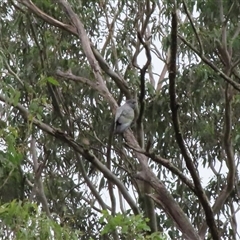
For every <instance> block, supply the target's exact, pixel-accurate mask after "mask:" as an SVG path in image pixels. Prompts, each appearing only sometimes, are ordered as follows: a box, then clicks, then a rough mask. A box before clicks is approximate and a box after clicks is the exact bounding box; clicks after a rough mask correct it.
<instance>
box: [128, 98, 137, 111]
mask: <svg viewBox="0 0 240 240" xmlns="http://www.w3.org/2000/svg"><path fill="white" fill-rule="evenodd" d="M126 103H127V104H128V105H129V106H130V107H131V108H132V109H135V108H136V107H137V100H136V99H128V100H127V101H126Z"/></svg>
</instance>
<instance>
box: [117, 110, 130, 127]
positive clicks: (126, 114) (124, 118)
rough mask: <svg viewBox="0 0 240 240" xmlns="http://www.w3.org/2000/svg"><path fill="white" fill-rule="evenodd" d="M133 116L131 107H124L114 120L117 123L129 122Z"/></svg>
mask: <svg viewBox="0 0 240 240" xmlns="http://www.w3.org/2000/svg"><path fill="white" fill-rule="evenodd" d="M133 118H134V111H133V109H132V108H131V107H125V108H124V109H123V110H122V111H121V114H120V115H119V116H118V118H117V119H116V122H117V123H118V124H124V123H128V122H131V120H133Z"/></svg>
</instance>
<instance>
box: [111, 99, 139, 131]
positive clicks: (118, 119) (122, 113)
mask: <svg viewBox="0 0 240 240" xmlns="http://www.w3.org/2000/svg"><path fill="white" fill-rule="evenodd" d="M136 106H137V101H136V100H135V99H129V100H127V101H126V103H125V104H124V105H122V106H121V107H118V108H117V111H116V115H115V125H114V133H123V132H124V131H125V130H127V129H128V128H129V127H130V125H131V123H132V121H133V119H134V109H135V108H136Z"/></svg>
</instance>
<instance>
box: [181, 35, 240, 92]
mask: <svg viewBox="0 0 240 240" xmlns="http://www.w3.org/2000/svg"><path fill="white" fill-rule="evenodd" d="M178 37H179V38H180V39H181V40H182V42H183V43H185V44H186V45H187V46H188V47H189V48H190V49H191V50H193V51H194V52H195V53H196V54H197V55H198V56H199V57H200V58H201V60H202V61H203V62H204V63H206V64H207V65H208V66H209V67H210V68H212V69H213V70H214V71H215V72H216V73H217V74H218V75H219V76H220V77H222V78H223V79H224V80H225V81H226V82H228V83H229V84H231V85H232V86H233V87H234V88H235V89H236V90H238V91H240V84H238V83H237V82H234V81H233V80H232V79H231V78H230V77H229V76H227V75H226V74H225V73H224V72H223V71H221V70H220V69H219V68H218V67H217V66H216V65H215V64H214V63H213V62H211V61H210V60H209V59H207V58H206V57H205V56H203V55H201V54H200V52H199V51H198V50H197V49H196V48H195V47H194V46H193V45H192V44H191V43H189V42H188V41H187V40H186V39H185V38H184V37H182V36H181V35H180V34H178Z"/></svg>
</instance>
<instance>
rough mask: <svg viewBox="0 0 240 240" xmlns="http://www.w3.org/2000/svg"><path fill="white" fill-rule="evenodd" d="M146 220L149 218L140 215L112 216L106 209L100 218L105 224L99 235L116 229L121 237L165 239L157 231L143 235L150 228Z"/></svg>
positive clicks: (137, 239)
mask: <svg viewBox="0 0 240 240" xmlns="http://www.w3.org/2000/svg"><path fill="white" fill-rule="evenodd" d="M148 221H149V219H147V218H145V219H144V217H143V216H142V215H123V214H120V213H118V214H116V216H112V215H110V214H109V213H108V212H107V211H103V216H102V217H101V218H100V222H101V223H102V224H104V223H105V224H104V225H105V226H104V228H103V229H102V231H101V235H103V234H106V233H111V232H113V231H115V230H116V229H117V231H118V234H119V236H120V237H121V239H136V240H140V239H152V240H163V239H165V238H164V237H163V236H161V235H162V234H160V233H159V232H155V233H152V234H151V235H148V236H145V232H146V231H150V228H149V226H148V225H147V222H148Z"/></svg>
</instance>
